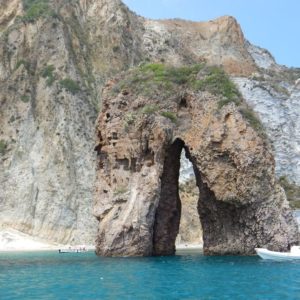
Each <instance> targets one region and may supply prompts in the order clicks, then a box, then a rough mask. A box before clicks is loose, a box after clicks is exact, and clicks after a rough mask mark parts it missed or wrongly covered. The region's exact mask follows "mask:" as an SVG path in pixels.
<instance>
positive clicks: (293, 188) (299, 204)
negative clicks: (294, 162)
mask: <svg viewBox="0 0 300 300" xmlns="http://www.w3.org/2000/svg"><path fill="white" fill-rule="evenodd" d="M279 184H280V185H281V186H282V187H283V188H284V190H285V194H286V197H287V200H288V201H289V202H290V205H291V207H292V208H294V209H296V208H297V209H300V186H298V185H296V184H295V183H291V182H290V181H289V180H288V179H287V177H286V176H281V177H280V178H279Z"/></svg>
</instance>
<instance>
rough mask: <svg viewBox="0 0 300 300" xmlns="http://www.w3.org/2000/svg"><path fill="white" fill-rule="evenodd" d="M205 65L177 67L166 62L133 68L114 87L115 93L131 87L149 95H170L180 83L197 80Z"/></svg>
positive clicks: (162, 96)
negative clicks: (165, 63)
mask: <svg viewBox="0 0 300 300" xmlns="http://www.w3.org/2000/svg"><path fill="white" fill-rule="evenodd" d="M202 67H203V65H193V66H187V67H180V68H175V67H171V66H167V65H164V64H144V65H142V66H140V67H138V68H137V69H134V70H132V71H131V72H130V73H129V76H127V77H126V78H125V79H123V80H121V81H120V82H119V83H118V84H117V85H115V86H114V88H113V90H112V91H113V93H119V92H121V91H122V90H124V89H129V90H130V91H131V92H132V93H133V94H139V95H144V96H147V97H152V96H159V97H160V98H161V99H162V100H163V99H165V98H167V97H170V95H171V94H172V93H174V91H175V90H176V88H177V87H178V86H179V85H188V84H189V83H191V82H192V81H194V80H195V78H196V76H197V74H198V72H199V71H200V69H201V68H202Z"/></svg>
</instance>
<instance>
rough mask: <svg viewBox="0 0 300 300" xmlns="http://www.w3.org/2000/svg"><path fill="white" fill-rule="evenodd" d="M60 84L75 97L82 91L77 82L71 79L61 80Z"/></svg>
mask: <svg viewBox="0 0 300 300" xmlns="http://www.w3.org/2000/svg"><path fill="white" fill-rule="evenodd" d="M59 83H60V85H61V86H62V87H63V88H65V89H66V90H67V91H69V92H70V93H72V94H73V95H74V94H76V93H78V92H79V91H80V87H79V85H78V84H77V82H76V81H74V80H73V79H71V78H65V79H63V80H61V81H60V82H59Z"/></svg>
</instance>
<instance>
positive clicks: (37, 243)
mask: <svg viewBox="0 0 300 300" xmlns="http://www.w3.org/2000/svg"><path fill="white" fill-rule="evenodd" d="M80 247H83V245H69V244H67V245H65V244H58V243H57V244H56V243H49V242H47V241H44V240H42V239H39V238H36V237H32V236H30V235H28V234H25V233H23V232H20V231H18V230H15V229H3V230H0V253H2V252H40V251H58V250H59V249H69V248H80ZM84 247H85V249H87V250H94V249H95V246H94V245H84Z"/></svg>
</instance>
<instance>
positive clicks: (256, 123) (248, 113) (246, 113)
mask: <svg viewBox="0 0 300 300" xmlns="http://www.w3.org/2000/svg"><path fill="white" fill-rule="evenodd" d="M239 111H240V113H241V114H242V115H243V117H244V118H245V119H246V120H247V121H248V122H249V124H250V125H251V126H252V128H254V129H255V130H256V131H257V132H258V133H260V134H262V135H265V129H264V127H263V125H262V123H261V121H260V120H259V118H258V117H257V116H256V114H255V112H254V111H253V110H252V109H251V108H249V107H247V106H243V107H241V108H240V109H239Z"/></svg>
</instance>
